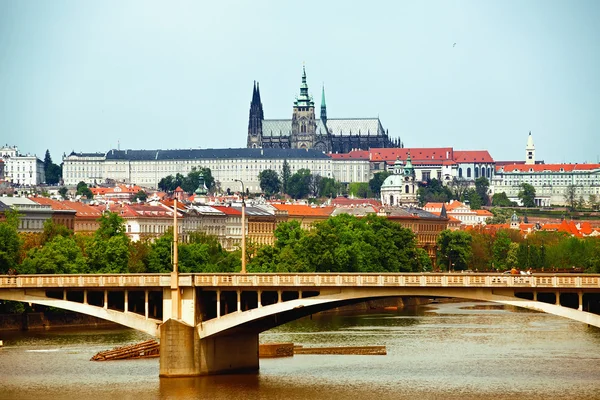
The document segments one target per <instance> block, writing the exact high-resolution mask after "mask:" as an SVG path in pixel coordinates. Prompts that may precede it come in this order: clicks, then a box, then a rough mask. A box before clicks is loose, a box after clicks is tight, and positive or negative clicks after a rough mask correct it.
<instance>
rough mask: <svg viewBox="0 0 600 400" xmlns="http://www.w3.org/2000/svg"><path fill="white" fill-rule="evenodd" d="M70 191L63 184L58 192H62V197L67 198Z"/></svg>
mask: <svg viewBox="0 0 600 400" xmlns="http://www.w3.org/2000/svg"><path fill="white" fill-rule="evenodd" d="M68 191H69V190H68V189H67V188H66V187H64V186H62V187H60V188H59V189H58V194H60V195H61V196H62V198H63V199H66V198H67V192H68Z"/></svg>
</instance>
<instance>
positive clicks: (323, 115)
mask: <svg viewBox="0 0 600 400" xmlns="http://www.w3.org/2000/svg"><path fill="white" fill-rule="evenodd" d="M321 120H322V121H323V123H326V122H327V105H326V104H325V85H323V90H322V91H321Z"/></svg>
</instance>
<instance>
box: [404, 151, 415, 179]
mask: <svg viewBox="0 0 600 400" xmlns="http://www.w3.org/2000/svg"><path fill="white" fill-rule="evenodd" d="M414 174H415V170H414V168H413V165H412V160H411V158H410V151H409V152H408V154H407V155H406V164H405V165H404V175H414Z"/></svg>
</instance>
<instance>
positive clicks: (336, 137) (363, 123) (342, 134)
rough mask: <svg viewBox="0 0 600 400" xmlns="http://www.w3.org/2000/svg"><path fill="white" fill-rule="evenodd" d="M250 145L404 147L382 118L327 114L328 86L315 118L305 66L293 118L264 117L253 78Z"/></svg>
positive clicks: (339, 149)
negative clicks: (386, 127)
mask: <svg viewBox="0 0 600 400" xmlns="http://www.w3.org/2000/svg"><path fill="white" fill-rule="evenodd" d="M247 146H248V147H249V148H281V149H316V150H320V151H322V152H325V153H348V152H350V151H352V150H358V149H360V150H368V149H369V148H371V147H373V148H385V147H403V145H402V142H401V141H400V139H399V138H398V139H390V138H389V136H388V133H387V131H385V130H384V129H383V126H382V125H381V121H379V118H347V119H341V118H332V119H328V118H327V106H326V105H325V88H323V90H322V93H321V113H320V118H319V119H316V118H315V102H314V101H313V98H312V96H310V95H309V94H308V84H307V83H306V70H305V69H304V68H303V69H302V84H301V85H300V95H299V96H298V97H296V100H295V101H294V108H293V112H292V119H291V120H290V119H270V120H269V119H264V114H263V107H262V102H261V100H260V89H259V86H258V83H257V82H254V89H253V92H252V101H251V103H250V118H249V120H248V142H247Z"/></svg>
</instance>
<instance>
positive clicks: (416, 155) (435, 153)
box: [370, 147, 454, 162]
mask: <svg viewBox="0 0 600 400" xmlns="http://www.w3.org/2000/svg"><path fill="white" fill-rule="evenodd" d="M453 152H454V151H453V150H452V147H430V148H418V147H415V148H406V147H405V148H389V149H371V150H370V153H371V160H372V161H395V160H397V159H398V158H399V159H400V160H403V161H404V160H406V159H407V158H408V154H409V153H410V158H411V160H412V161H413V162H415V161H416V162H419V161H420V162H424V161H429V162H431V161H448V160H452V159H453Z"/></svg>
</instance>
